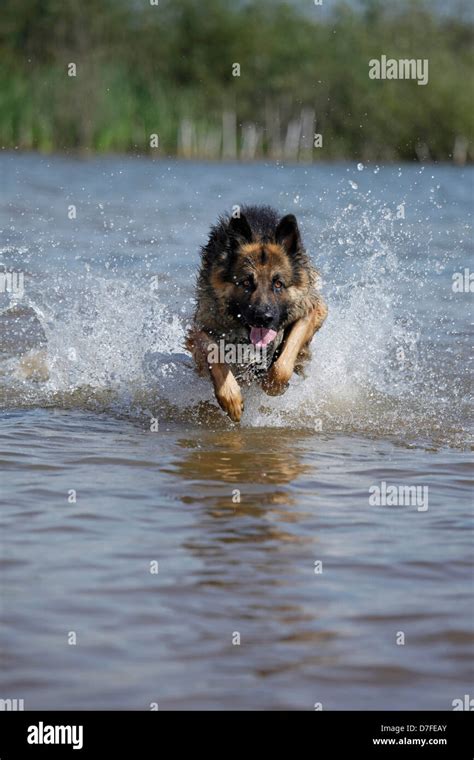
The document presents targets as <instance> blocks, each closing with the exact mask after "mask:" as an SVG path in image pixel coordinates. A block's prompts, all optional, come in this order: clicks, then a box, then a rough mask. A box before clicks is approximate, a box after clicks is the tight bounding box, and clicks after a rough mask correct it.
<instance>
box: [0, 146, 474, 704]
mask: <svg viewBox="0 0 474 760" xmlns="http://www.w3.org/2000/svg"><path fill="white" fill-rule="evenodd" d="M0 176H1V177H2V182H1V210H0V228H1V230H2V238H1V240H2V243H1V249H0V251H1V255H0V262H2V263H3V265H4V269H6V270H7V271H10V272H12V271H14V272H22V273H24V293H20V292H17V293H16V295H15V294H12V293H8V292H5V293H4V294H0V306H1V312H2V313H1V315H0V331H1V332H0V336H1V337H0V351H1V354H0V393H1V395H0V399H1V418H2V425H1V434H0V435H1V441H0V459H1V465H2V480H1V484H2V485H1V494H2V510H1V516H2V534H1V535H2V539H1V542H0V550H1V554H0V568H1V582H0V601H1V608H2V616H1V617H2V626H1V635H0V643H1V648H2V652H3V657H2V661H1V662H2V665H1V667H0V671H1V690H0V697H2V698H22V699H24V700H25V708H26V709H43V708H45V709H55V708H62V709H64V708H71V709H74V708H78V709H118V708H120V709H126V708H130V709H144V710H147V709H150V704H151V703H158V704H159V708H160V709H171V708H178V709H183V708H186V709H217V708H223V709H244V708H247V709H263V708H268V709H285V708H287V709H288V708H289V709H303V710H305V709H307V710H312V709H314V705H315V703H322V705H323V709H353V708H356V709H440V710H446V709H451V707H452V701H453V699H456V698H461V697H463V695H464V694H465V693H472V688H473V686H472V671H471V670H470V665H471V662H472V642H473V619H472V525H471V523H470V515H471V513H472V510H471V507H472V495H471V494H472V491H471V490H470V489H471V486H470V461H471V460H470V455H469V450H468V440H469V426H468V418H469V414H468V412H469V406H468V401H469V391H470V385H469V378H470V365H469V358H470V352H469V325H470V315H469V303H470V301H469V298H470V295H469V293H466V292H461V293H454V292H453V290H452V275H453V273H455V272H463V271H464V269H465V267H468V266H469V245H470V236H471V226H470V224H471V211H472V179H473V171H472V169H470V168H468V169H465V170H459V169H454V168H451V167H429V166H428V167H426V168H422V167H420V166H405V165H404V166H401V167H398V166H390V167H384V166H381V167H375V166H372V165H364V166H362V165H357V164H355V163H354V164H350V165H349V164H339V165H319V166H312V167H304V166H298V167H274V166H265V165H247V166H246V165H225V164H219V165H215V164H209V165H206V164H193V163H178V162H174V161H166V160H163V161H160V162H153V161H149V160H141V159H133V158H102V159H97V160H91V161H76V160H72V159H66V158H57V157H49V158H44V157H43V158H41V157H38V156H34V155H14V154H7V153H4V154H2V155H1V157H0ZM243 202H247V203H252V202H256V203H258V202H265V203H271V204H273V205H275V206H276V207H278V208H279V209H280V210H281V211H282V213H287V212H294V213H295V214H296V215H297V216H298V219H299V221H300V226H301V228H302V231H303V237H304V240H305V242H306V245H307V247H308V249H309V250H310V251H311V253H312V256H313V259H314V261H315V262H316V264H317V266H318V267H319V268H320V270H321V272H322V275H323V283H324V284H323V290H324V293H325V296H326V298H327V300H328V303H329V309H330V311H329V317H328V320H327V322H326V324H325V326H324V327H323V329H322V330H321V332H320V333H319V335H318V336H317V337H316V339H315V341H314V350H313V354H314V356H313V360H312V364H311V366H310V368H309V372H308V376H307V377H306V378H305V379H302V378H298V379H294V380H292V383H291V387H290V389H289V391H288V392H287V393H286V395H285V396H283V397H278V398H271V397H267V396H265V395H264V394H263V393H262V392H261V391H260V390H259V389H251V390H250V391H246V408H245V413H244V417H243V420H242V424H241V425H240V426H236V425H233V424H232V423H231V422H230V421H229V420H227V419H226V418H225V417H224V416H223V414H222V413H221V412H220V410H219V409H218V408H217V406H216V404H215V402H214V401H213V397H212V393H211V392H210V387H209V383H208V382H207V381H205V380H203V379H200V378H198V377H196V375H195V374H194V372H193V369H192V367H191V364H190V360H189V357H188V356H187V355H186V354H185V352H184V349H183V339H184V334H185V329H186V325H187V324H188V323H189V320H190V316H191V314H192V309H193V286H194V280H195V275H196V270H197V264H198V248H199V245H200V244H202V243H203V242H204V241H205V239H206V234H207V230H208V227H209V225H210V223H211V222H213V221H214V220H215V218H216V217H217V215H218V214H219V213H221V212H222V211H223V210H225V209H230V208H231V207H232V205H234V204H238V203H243ZM72 207H75V209H74V208H72ZM74 215H75V217H76V218H74ZM71 217H72V218H71ZM42 356H43V357H44V361H45V363H46V365H47V368H48V373H47V375H46V374H45V373H44V372H42V366H43V363H42V360H41V357H42ZM25 357H26V361H28V360H29V358H31V361H33V362H34V366H35V367H36V368H37V370H38V371H37V372H36V374H35V373H33V376H32V377H31V372H29V373H27V374H29V375H30V377H29V378H27V379H25ZM30 366H31V364H30ZM153 420H156V421H157V424H156V423H155V424H154V425H153ZM154 427H158V430H157V431H156V430H154V429H152V428H154ZM382 481H383V482H386V483H387V484H389V485H393V484H394V485H397V486H419V487H420V491H419V493H420V494H421V493H422V492H424V491H422V489H426V488H427V489H428V490H427V491H426V493H427V494H428V500H427V504H426V506H427V507H428V508H427V509H425V508H424V507H423V506H421V502H419V503H418V506H417V504H416V503H411V504H406V505H392V506H390V505H380V506H377V505H373V504H371V503H370V502H369V496H370V493H371V490H370V489H373V487H374V486H380V484H381V483H382ZM153 563H158V565H156V564H153ZM315 563H316V564H315ZM318 563H322V564H321V565H320V564H318ZM157 569H158V572H156V570H157ZM72 634H74V635H75V637H76V644H75V645H72V644H70V643H68V641H73V640H74V636H73V635H72ZM236 634H239V635H240V645H234V644H233V641H234V642H235V641H237V640H238V636H237V635H236ZM401 634H403V635H401ZM403 636H404V640H405V643H404V644H402V643H401V641H402V640H403ZM397 641H398V642H399V643H397Z"/></svg>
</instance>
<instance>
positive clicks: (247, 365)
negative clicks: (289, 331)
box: [224, 330, 284, 383]
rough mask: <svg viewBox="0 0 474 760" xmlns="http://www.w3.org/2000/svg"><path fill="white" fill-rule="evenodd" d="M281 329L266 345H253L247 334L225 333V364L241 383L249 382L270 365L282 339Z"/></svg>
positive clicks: (258, 376)
mask: <svg viewBox="0 0 474 760" xmlns="http://www.w3.org/2000/svg"><path fill="white" fill-rule="evenodd" d="M283 335H284V333H283V330H280V332H279V333H278V334H277V336H276V338H275V339H274V340H273V341H272V342H271V343H270V344H269V345H268V346H254V345H253V344H252V343H250V342H249V340H248V338H247V335H245V336H243V335H242V334H240V333H238V334H237V333H236V334H232V335H227V336H226V339H225V343H224V346H225V347H224V351H225V355H224V359H225V364H227V365H229V367H230V369H231V370H232V373H233V374H234V376H235V378H236V379H237V380H238V381H240V382H241V383H251V382H253V381H254V380H256V379H258V378H260V377H262V376H263V375H265V373H266V372H267V371H268V370H269V368H270V367H271V365H272V363H273V361H274V359H275V354H276V352H277V349H278V348H279V347H280V345H281V343H282V341H283Z"/></svg>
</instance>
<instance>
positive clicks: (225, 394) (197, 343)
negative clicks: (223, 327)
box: [187, 330, 244, 422]
mask: <svg viewBox="0 0 474 760" xmlns="http://www.w3.org/2000/svg"><path fill="white" fill-rule="evenodd" d="M213 346H215V341H214V340H213V338H211V337H210V335H208V334H207V333H206V332H204V331H202V330H200V331H197V330H194V331H192V332H191V334H190V335H189V337H188V340H187V348H188V349H189V350H190V351H191V352H192V354H193V357H194V360H195V362H196V365H197V368H198V371H200V372H201V373H203V372H204V371H206V370H208V371H209V374H210V376H211V380H212V384H213V386H214V394H215V396H216V399H217V402H218V404H219V406H220V407H221V409H223V410H224V412H226V413H227V414H228V415H229V417H230V419H231V420H232V421H233V422H240V418H241V417H242V412H243V410H244V400H243V398H242V393H241V391H240V386H239V384H238V382H237V380H236V379H235V377H234V375H233V374H232V372H231V370H230V369H229V367H228V366H227V364H222V363H219V362H211V361H210V356H211V349H212V347H213Z"/></svg>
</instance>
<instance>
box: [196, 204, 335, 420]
mask: <svg viewBox="0 0 474 760" xmlns="http://www.w3.org/2000/svg"><path fill="white" fill-rule="evenodd" d="M318 282H319V275H318V272H317V271H316V269H315V268H314V267H313V265H312V264H311V262H310V260H309V258H308V256H307V254H306V251H305V250H304V247H303V243H302V240H301V236H300V232H299V229H298V224H297V221H296V218H295V217H294V216H293V215H292V214H288V215H286V216H284V217H283V218H280V216H279V215H278V214H277V212H276V211H275V210H274V209H272V208H270V207H268V206H247V207H242V208H241V210H240V214H239V215H238V216H236V217H235V218H234V217H233V216H232V215H228V216H223V217H221V218H220V219H219V221H218V223H217V224H216V225H215V226H213V227H212V228H211V233H210V237H209V240H208V242H207V244H206V245H205V246H204V247H203V249H202V260H201V268H200V272H199V276H198V282H197V307H196V312H195V315H194V323H193V326H192V328H191V329H190V331H189V333H188V336H187V341H186V347H187V348H188V349H189V350H190V351H191V353H192V355H193V357H194V360H195V363H196V366H197V369H198V371H199V372H200V373H201V374H206V373H208V374H209V375H210V377H211V380H212V382H213V385H214V391H215V395H216V399H217V401H218V403H219V404H220V406H221V408H222V409H223V410H224V411H225V412H227V414H228V415H229V417H230V418H231V419H232V420H233V421H234V422H239V420H240V418H241V415H242V411H243V406H244V404H243V398H242V392H241V388H240V385H239V382H238V381H240V382H241V383H242V382H250V381H258V382H260V383H261V385H262V388H263V389H264V391H265V392H266V393H268V394H270V395H279V394H281V393H283V392H284V391H285V390H286V388H287V386H288V382H289V380H290V378H291V376H292V374H293V372H301V370H302V367H303V364H304V363H305V361H307V359H308V358H309V344H310V342H311V339H312V338H313V335H314V334H315V332H316V331H317V330H319V328H320V327H321V325H322V324H323V322H324V320H325V318H326V315H327V308H326V305H325V304H324V302H323V300H322V298H321V296H320V294H319V292H318ZM255 328H257V329H258V330H260V328H262V329H263V330H264V331H265V332H267V333H269V334H270V333H271V334H273V332H275V333H276V337H275V338H274V340H273V341H272V342H271V344H270V345H269V346H268V352H267V354H268V356H267V364H266V367H265V368H264V370H263V372H262V369H261V368H260V370H259V371H258V372H252V371H251V370H252V368H251V367H242V366H233V365H230V364H228V363H224V362H223V363H213V364H211V363H210V362H209V361H208V357H209V348H210V346H211V345H212V344H215V343H216V342H218V341H221V340H223V341H225V344H234V345H236V344H239V343H240V344H242V343H250V334H251V333H250V331H251V329H255Z"/></svg>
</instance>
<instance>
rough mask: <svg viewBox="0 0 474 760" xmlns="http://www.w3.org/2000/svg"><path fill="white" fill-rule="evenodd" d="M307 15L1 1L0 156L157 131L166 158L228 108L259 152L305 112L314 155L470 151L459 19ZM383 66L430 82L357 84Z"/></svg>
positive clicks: (369, 8)
mask: <svg viewBox="0 0 474 760" xmlns="http://www.w3.org/2000/svg"><path fill="white" fill-rule="evenodd" d="M308 5H309V7H308V8H307V9H306V11H305V13H304V14H301V13H300V12H299V11H297V10H295V8H294V7H292V6H290V5H286V4H284V3H279V2H277V0H253V1H251V2H236V1H235V0H159V3H158V5H151V4H150V0H81V2H77V0H2V13H1V21H0V56H1V62H2V65H1V69H0V145H1V146H3V147H6V148H13V147H18V148H20V149H38V150H41V151H51V150H70V149H78V150H97V151H134V152H139V153H143V152H149V151H150V147H149V137H150V134H152V133H157V134H158V135H159V139H160V153H162V154H175V153H176V152H177V151H178V135H179V130H180V124H181V123H182V120H183V119H186V120H189V121H190V122H191V123H192V124H193V125H194V126H195V128H196V130H197V132H198V133H199V134H204V135H205V134H206V133H209V132H211V131H212V130H214V131H215V130H219V129H221V125H222V113H223V111H227V112H229V111H230V112H231V113H234V112H235V114H236V119H237V124H238V125H240V126H241V125H242V124H245V123H254V124H255V125H257V128H258V129H259V130H260V132H259V134H260V135H261V141H260V147H259V151H258V152H259V153H262V152H263V153H265V152H268V151H271V147H272V146H271V144H270V143H271V139H270V131H272V133H273V138H274V137H275V130H276V132H277V133H278V134H279V135H280V138H281V140H282V141H284V139H285V134H286V129H287V125H288V123H289V122H290V121H291V120H294V119H298V118H299V116H300V114H301V111H302V109H305V108H306V109H308V108H309V109H312V110H314V113H315V116H316V124H317V131H318V132H321V133H322V134H323V136H324V148H323V149H322V150H317V149H315V150H314V151H313V158H315V159H316V158H342V157H351V158H361V159H380V160H384V159H385V160H387V159H388V160H390V159H392V160H393V159H396V158H399V159H413V158H416V157H417V156H418V157H420V150H421V152H422V154H424V155H426V156H429V157H431V158H432V159H434V160H449V159H450V158H451V156H452V153H453V145H454V142H455V139H456V138H458V139H459V138H461V140H463V141H465V140H468V141H471V140H472V136H473V132H474V129H473V126H474V125H473V121H474V119H473V113H474V109H473V108H472V95H473V92H472V62H473V61H472V57H473V49H472V39H473V28H472V25H471V24H470V23H469V22H468V21H467V20H466V19H461V18H454V17H452V16H451V17H448V16H440V15H434V14H433V13H432V12H431V11H430V7H429V3H428V2H424V1H423V0H419V1H416V0H398V1H397V3H389V2H382V1H379V0H365V1H363V2H362V5H361V6H360V7H359V9H358V10H355V9H354V8H353V7H351V6H349V5H347V4H344V3H339V4H337V5H335V6H334V8H333V9H332V10H331V11H330V13H329V14H328V13H327V12H325V13H324V14H322V13H321V9H320V8H319V7H318V6H314V7H312V6H313V4H312V3H309V4H308ZM382 54H385V55H387V56H388V57H393V58H397V59H398V58H416V59H419V58H421V59H424V58H427V59H429V83H428V85H426V86H419V85H418V84H417V83H416V81H374V80H371V79H369V76H368V61H369V60H370V59H371V58H380V56H381V55H382ZM70 62H74V63H75V64H76V66H77V76H76V77H69V76H68V74H67V66H68V64H69V63H70ZM236 62H238V63H239V64H240V66H241V76H240V77H233V76H232V64H233V63H236ZM239 134H240V132H239ZM470 144H471V145H472V142H471V143H470ZM420 146H421V148H420ZM471 150H472V148H471ZM470 155H471V157H472V154H470Z"/></svg>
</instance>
